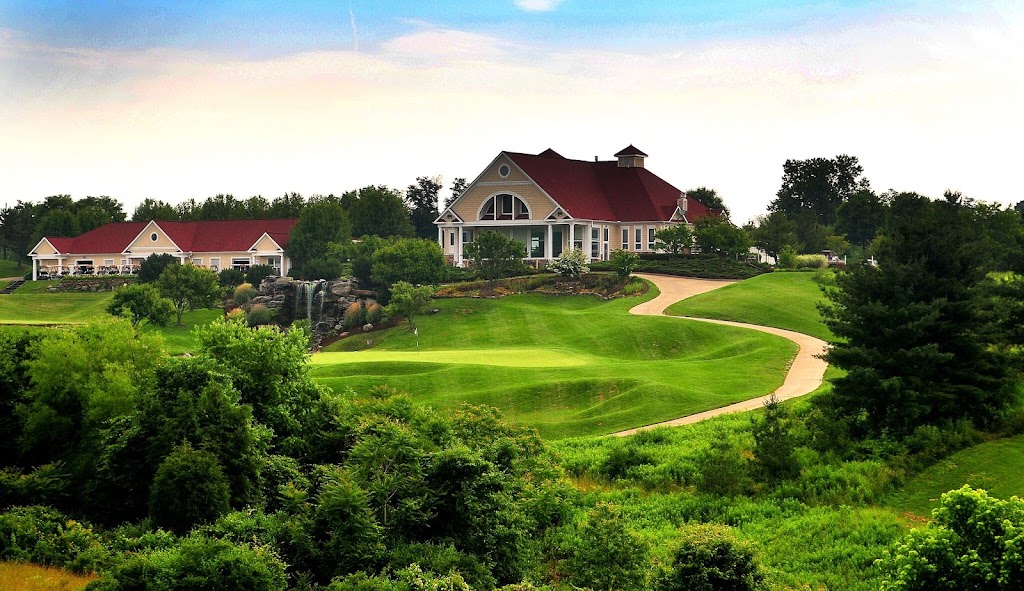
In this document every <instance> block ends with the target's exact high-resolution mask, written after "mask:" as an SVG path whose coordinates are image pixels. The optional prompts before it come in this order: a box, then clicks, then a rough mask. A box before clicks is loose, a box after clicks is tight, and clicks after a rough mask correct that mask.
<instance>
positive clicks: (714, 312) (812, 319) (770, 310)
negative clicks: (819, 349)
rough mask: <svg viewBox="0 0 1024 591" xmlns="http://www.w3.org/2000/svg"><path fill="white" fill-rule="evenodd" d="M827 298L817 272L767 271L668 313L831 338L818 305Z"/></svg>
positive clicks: (670, 308)
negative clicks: (745, 323)
mask: <svg viewBox="0 0 1024 591" xmlns="http://www.w3.org/2000/svg"><path fill="white" fill-rule="evenodd" d="M824 299H825V298H824V295H823V294H822V291H821V287H820V286H819V285H818V283H817V282H815V281H814V273H768V274H765V275H758V276H757V277H753V278H751V279H747V280H745V281H741V282H739V283H734V284H732V285H727V286H725V287H723V288H721V289H716V290H715V291H711V292H708V293H705V294H701V295H698V296H694V297H692V298H687V299H685V300H683V301H681V302H678V303H675V304H672V305H671V306H669V308H668V309H667V310H666V311H665V313H666V314H669V315H672V316H696V317H699V318H716V319H719V320H732V321H735V322H749V323H751V324H761V325H764V326H774V327H776V328H785V329H787V330H795V331H796V332H802V333H804V334H809V335H811V336H814V337H818V338H819V339H826V340H828V339H830V338H832V333H831V331H829V330H828V328H827V327H826V326H825V325H824V324H823V323H822V322H821V315H820V314H819V313H818V309H817V307H816V306H817V304H818V302H822V301H824Z"/></svg>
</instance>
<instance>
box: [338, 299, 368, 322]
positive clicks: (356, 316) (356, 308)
mask: <svg viewBox="0 0 1024 591" xmlns="http://www.w3.org/2000/svg"><path fill="white" fill-rule="evenodd" d="M365 319H366V315H365V313H364V311H363V305H362V304H360V303H359V302H358V301H356V302H352V303H351V304H349V305H348V306H347V307H346V308H345V314H344V316H342V319H341V324H342V326H344V327H345V328H352V327H353V326H361V325H362V324H363V323H364V321H365Z"/></svg>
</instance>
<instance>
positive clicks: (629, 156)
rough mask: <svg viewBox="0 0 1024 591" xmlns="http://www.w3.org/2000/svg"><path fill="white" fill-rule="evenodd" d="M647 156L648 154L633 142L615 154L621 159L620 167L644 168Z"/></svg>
mask: <svg viewBox="0 0 1024 591" xmlns="http://www.w3.org/2000/svg"><path fill="white" fill-rule="evenodd" d="M646 156H647V154H644V153H643V152H642V151H641V150H640V149H638V148H637V147H636V146H634V145H633V144H630V145H628V146H626V147H625V148H623V149H621V150H619V152H618V153H617V154H615V157H616V158H618V159H619V168H643V167H644V158H645V157H646Z"/></svg>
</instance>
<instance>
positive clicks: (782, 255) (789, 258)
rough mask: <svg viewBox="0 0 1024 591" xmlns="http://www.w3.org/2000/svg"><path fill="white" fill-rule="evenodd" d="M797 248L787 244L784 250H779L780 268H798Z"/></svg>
mask: <svg viewBox="0 0 1024 591" xmlns="http://www.w3.org/2000/svg"><path fill="white" fill-rule="evenodd" d="M796 257H797V254H796V249H795V248H793V247H792V246H790V245H788V244H787V245H785V246H783V247H782V250H780V251H779V260H778V261H777V262H778V267H779V268H780V269H796Z"/></svg>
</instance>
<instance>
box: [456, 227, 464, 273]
mask: <svg viewBox="0 0 1024 591" xmlns="http://www.w3.org/2000/svg"><path fill="white" fill-rule="evenodd" d="M463 230H464V228H455V233H456V234H458V235H459V237H458V240H456V241H455V266H456V267H461V266H462V232H463Z"/></svg>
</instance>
